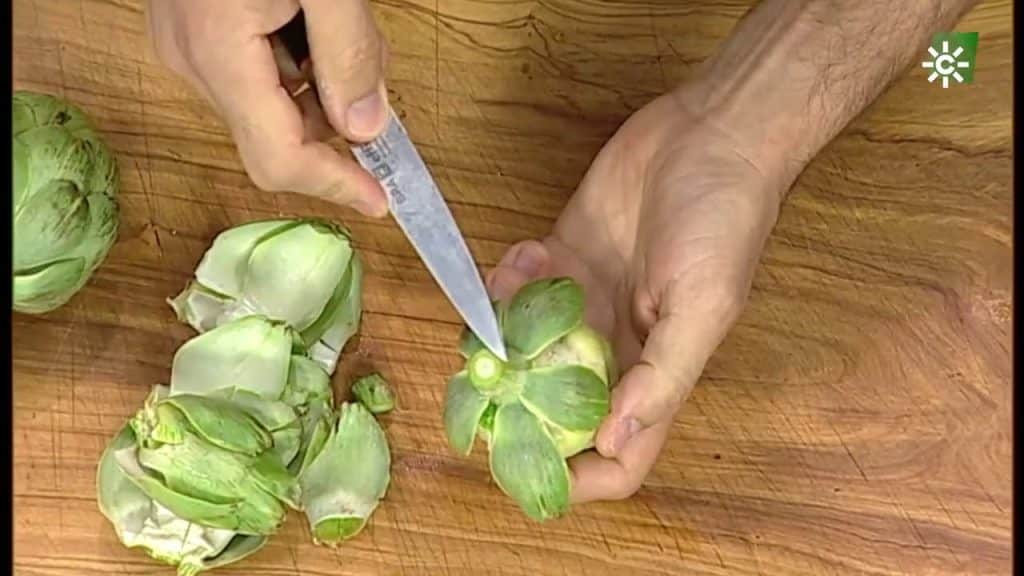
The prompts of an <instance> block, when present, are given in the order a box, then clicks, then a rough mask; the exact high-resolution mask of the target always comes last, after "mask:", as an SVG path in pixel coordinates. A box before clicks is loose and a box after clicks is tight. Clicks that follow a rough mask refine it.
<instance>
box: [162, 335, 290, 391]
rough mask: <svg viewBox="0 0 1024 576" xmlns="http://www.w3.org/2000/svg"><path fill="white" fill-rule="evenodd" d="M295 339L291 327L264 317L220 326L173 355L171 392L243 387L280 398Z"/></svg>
mask: <svg viewBox="0 0 1024 576" xmlns="http://www.w3.org/2000/svg"><path fill="white" fill-rule="evenodd" d="M291 342H292V336H291V331H290V330H289V329H288V327H287V326H285V325H284V324H282V323H280V322H273V321H270V320H268V319H267V318H264V317H261V316H249V317H246V318H241V319H239V320H235V321H233V322H230V323H227V324H222V325H220V326H218V327H217V328H215V329H213V330H210V331H209V332H205V333H202V334H200V335H198V336H196V337H194V338H192V339H191V340H189V341H187V342H185V344H183V345H182V346H181V348H179V349H178V351H177V352H176V353H175V355H174V361H173V365H172V368H171V394H175V395H176V394H187V393H191V394H197V395H210V394H212V393H214V392H215V391H216V390H218V389H227V390H232V389H245V390H248V391H250V392H253V393H255V394H258V395H259V396H261V397H263V398H268V399H271V400H274V399H277V398H279V397H280V396H281V393H282V391H283V390H284V386H285V383H286V382H287V380H288V369H289V365H290V362H291Z"/></svg>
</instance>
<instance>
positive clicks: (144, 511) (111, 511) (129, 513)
mask: <svg viewBox="0 0 1024 576" xmlns="http://www.w3.org/2000/svg"><path fill="white" fill-rule="evenodd" d="M134 442H135V436H134V434H133V433H132V430H131V428H130V427H129V426H127V425H126V426H123V427H122V428H121V430H120V431H119V432H118V434H117V435H116V436H115V437H114V438H113V440H111V442H110V443H109V444H108V445H107V448H106V449H105V450H104V451H103V455H102V456H101V457H100V464H99V466H98V469H97V475H96V487H97V500H98V503H99V508H100V512H102V514H103V515H104V517H106V518H107V520H108V521H109V522H110V523H111V525H112V526H113V528H114V532H115V533H116V534H117V537H118V540H120V541H121V543H122V544H124V545H125V546H126V547H128V548H141V549H143V550H144V551H145V552H146V554H148V555H149V556H150V557H152V558H153V559H155V560H158V561H160V562H165V563H167V564H170V565H171V566H177V567H178V574H179V575H181V576H192V575H194V574H198V573H199V572H201V571H203V570H208V569H211V568H214V567H217V566H224V565H226V564H229V563H231V562H235V561H237V560H240V559H241V558H243V557H245V556H247V555H248V554H251V553H252V552H254V551H256V550H258V549H259V547H260V546H262V544H263V542H265V538H263V537H251V536H250V537H244V536H237V535H236V534H235V532H232V531H231V530H224V529H220V528H211V527H207V526H201V525H199V524H194V523H192V522H189V521H187V520H183V519H181V518H180V517H178V516H175V515H174V513H172V512H171V511H170V510H169V509H167V508H165V507H164V506H161V505H160V504H158V503H157V502H155V501H154V500H153V499H152V498H150V497H149V496H147V495H146V493H145V492H143V491H142V490H141V489H139V488H138V487H137V486H136V485H135V484H134V483H133V482H132V481H131V480H130V479H129V478H128V477H127V476H126V475H125V473H124V471H123V470H122V469H121V467H120V466H119V465H118V463H117V461H116V459H115V457H114V453H115V452H117V451H121V450H125V449H130V448H131V447H132V445H133V444H134Z"/></svg>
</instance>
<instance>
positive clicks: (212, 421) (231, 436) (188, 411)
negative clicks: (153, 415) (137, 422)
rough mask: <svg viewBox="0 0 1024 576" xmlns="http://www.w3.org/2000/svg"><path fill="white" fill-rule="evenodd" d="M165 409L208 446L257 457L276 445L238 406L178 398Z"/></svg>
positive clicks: (199, 398) (201, 398) (193, 397)
mask: <svg viewBox="0 0 1024 576" xmlns="http://www.w3.org/2000/svg"><path fill="white" fill-rule="evenodd" d="M162 405H165V406H166V405H169V406H173V407H174V408H176V409H177V410H178V411H179V412H180V413H181V414H182V415H184V416H185V418H186V419H187V420H188V423H189V424H191V425H192V428H193V429H195V431H196V432H198V433H199V435H200V436H201V437H202V438H203V439H204V440H206V441H207V442H209V443H211V444H213V445H215V446H218V447H220V448H223V449H225V450H231V451H232V452H240V453H242V454H248V455H250V456H255V455H257V454H260V453H261V452H264V451H266V450H269V449H270V448H271V447H272V446H273V445H274V440H273V438H272V437H271V435H270V432H269V431H268V430H267V429H266V428H264V427H263V426H262V425H260V423H259V422H258V421H257V420H256V419H255V418H253V417H252V416H251V415H250V414H249V413H248V412H246V411H245V410H243V409H242V408H240V407H239V406H237V405H235V404H232V403H230V402H228V401H225V400H221V399H219V398H210V397H205V396H196V395H194V394H177V395H175V396H171V397H170V398H168V399H167V400H164V402H163V403H162Z"/></svg>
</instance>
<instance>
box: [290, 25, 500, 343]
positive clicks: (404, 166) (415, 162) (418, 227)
mask: <svg viewBox="0 0 1024 576" xmlns="http://www.w3.org/2000/svg"><path fill="white" fill-rule="evenodd" d="M277 37H278V38H279V39H280V41H281V42H282V43H283V45H284V47H285V49H286V50H287V52H288V53H289V54H290V56H291V57H292V58H293V60H294V63H295V64H296V65H297V67H299V68H300V69H302V68H303V66H300V65H302V64H303V63H304V61H305V60H306V59H307V58H308V57H309V45H308V43H307V40H306V31H305V20H304V16H303V13H302V11H299V13H298V15H297V16H296V17H295V18H293V19H292V20H291V21H290V22H289V23H288V24H286V25H285V27H284V28H282V29H281V30H279V31H278V32H277ZM310 89H315V86H314V83H313V82H310ZM388 113H389V120H388V124H387V128H386V129H385V130H384V132H383V133H382V134H381V135H380V136H378V137H377V138H376V139H375V140H373V141H372V142H368V143H365V144H357V145H350V149H351V150H352V154H353V155H354V156H355V157H356V160H357V161H358V162H359V164H360V165H361V166H362V167H363V169H365V170H367V171H368V172H370V173H371V174H372V175H373V176H374V177H375V178H376V179H377V181H378V182H379V183H380V185H381V187H382V188H383V189H384V192H385V193H386V194H387V197H388V205H389V207H390V212H391V215H392V217H394V219H395V221H396V222H397V223H398V226H399V228H401V230H402V232H403V233H404V234H405V236H406V238H407V239H408V240H409V242H410V243H411V244H412V246H413V248H415V250H416V253H417V254H418V255H419V257H420V259H421V260H422V261H423V263H424V264H425V265H426V267H427V270H429V271H430V274H431V275H432V276H433V278H434V281H435V282H437V284H438V286H439V287H440V288H441V291H442V292H443V293H444V294H445V296H447V298H448V300H449V302H451V304H452V305H453V306H454V307H455V310H456V311H457V312H458V313H459V315H460V316H461V317H462V319H463V320H464V321H465V322H466V325H467V326H469V329H470V330H471V331H472V332H473V333H474V334H476V336H477V338H479V339H480V341H481V342H482V343H483V344H484V346H486V347H487V349H488V350H490V351H491V352H492V353H493V354H494V355H495V356H497V357H498V358H500V359H501V360H503V361H505V360H508V356H507V353H506V350H505V343H504V340H503V339H502V337H501V329H500V328H499V326H498V319H497V317H496V315H495V313H494V308H493V306H492V304H491V299H490V297H489V296H488V294H487V290H486V288H484V283H483V279H482V278H481V277H480V271H479V270H478V269H477V266H476V263H475V262H474V260H473V256H472V254H471V253H470V251H469V247H468V246H467V245H466V240H465V238H464V237H463V235H462V232H461V231H460V229H459V227H458V225H457V224H456V222H455V218H454V217H453V216H452V213H451V210H449V208H448V204H447V203H446V202H445V200H444V197H443V196H442V195H441V191H440V189H439V188H438V186H437V184H436V182H435V181H434V178H433V176H432V175H431V173H430V170H429V169H428V168H427V165H426V163H425V162H424V161H423V158H422V157H421V156H420V154H419V152H418V151H417V150H416V147H415V146H414V145H413V143H412V140H410V138H409V135H408V132H406V130H405V126H403V125H402V122H401V120H399V118H398V115H397V114H395V112H394V110H391V109H389V110H388Z"/></svg>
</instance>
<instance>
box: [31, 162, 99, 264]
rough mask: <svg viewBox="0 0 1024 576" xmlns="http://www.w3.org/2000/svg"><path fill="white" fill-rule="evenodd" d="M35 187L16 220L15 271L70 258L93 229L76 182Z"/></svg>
mask: <svg viewBox="0 0 1024 576" xmlns="http://www.w3.org/2000/svg"><path fill="white" fill-rule="evenodd" d="M62 153H65V154H67V153H70V152H62ZM34 184H35V186H36V189H35V190H34V191H33V193H32V194H31V195H30V196H28V197H27V198H26V199H25V200H24V201H23V202H22V203H21V205H20V206H18V211H17V216H16V217H15V218H14V242H15V250H14V254H13V256H14V262H13V265H14V270H15V272H20V271H22V270H25V269H27V268H32V267H35V266H39V265H41V264H48V263H50V262H53V261H55V260H61V259H63V258H66V257H67V256H68V255H70V254H72V253H73V252H74V250H75V249H76V248H77V247H78V245H79V244H81V243H82V242H83V241H84V240H85V237H86V235H87V234H89V233H90V229H91V224H92V223H91V222H90V220H89V205H88V203H87V200H86V195H85V193H84V192H81V191H79V189H78V187H77V185H76V184H75V183H74V182H71V181H69V180H61V179H56V178H55V179H49V180H47V181H45V182H42V183H38V184H36V183H34Z"/></svg>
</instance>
